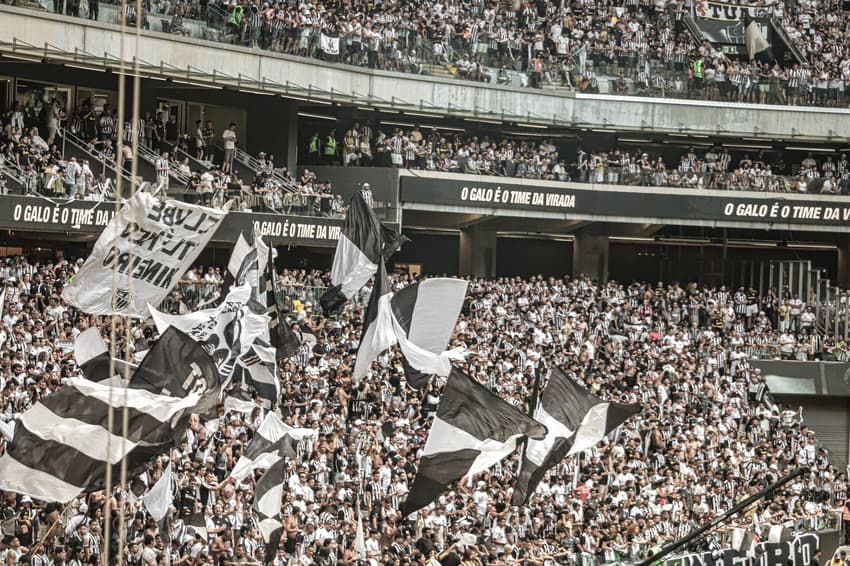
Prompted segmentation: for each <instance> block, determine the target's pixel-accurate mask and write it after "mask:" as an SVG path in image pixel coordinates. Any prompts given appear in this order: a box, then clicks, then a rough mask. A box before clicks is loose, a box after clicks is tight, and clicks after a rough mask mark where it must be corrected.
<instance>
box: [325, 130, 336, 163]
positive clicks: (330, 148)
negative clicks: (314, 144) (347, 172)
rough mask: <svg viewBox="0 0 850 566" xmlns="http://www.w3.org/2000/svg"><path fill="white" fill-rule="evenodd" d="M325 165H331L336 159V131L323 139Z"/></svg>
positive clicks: (332, 131)
mask: <svg viewBox="0 0 850 566" xmlns="http://www.w3.org/2000/svg"><path fill="white" fill-rule="evenodd" d="M323 155H324V158H325V160H324V161H325V165H333V163H334V159H335V158H336V130H331V131H330V133H328V136H327V137H326V138H325V147H324V151H323Z"/></svg>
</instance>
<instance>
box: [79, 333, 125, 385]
mask: <svg viewBox="0 0 850 566" xmlns="http://www.w3.org/2000/svg"><path fill="white" fill-rule="evenodd" d="M74 359H75V360H77V365H78V366H80V369H81V370H83V375H84V376H85V377H86V379H90V380H92V381H104V380H108V379H111V378H112V377H114V376H116V375H117V376H119V377H120V378H121V379H122V380H123V379H128V378H130V377H132V376H133V374H134V373H135V372H136V369H137V366H136V365H135V364H132V363H128V362H126V361H124V360H120V359H117V358H116V359H114V360H112V366H111V367H112V371H111V372H110V357H109V346H107V345H106V342H105V341H104V340H103V338H102V337H101V336H100V329H98V328H96V327H94V326H92V327H91V328H88V329H86V330H84V331H83V332H80V333H79V334H78V335H77V337H76V338H75V339H74Z"/></svg>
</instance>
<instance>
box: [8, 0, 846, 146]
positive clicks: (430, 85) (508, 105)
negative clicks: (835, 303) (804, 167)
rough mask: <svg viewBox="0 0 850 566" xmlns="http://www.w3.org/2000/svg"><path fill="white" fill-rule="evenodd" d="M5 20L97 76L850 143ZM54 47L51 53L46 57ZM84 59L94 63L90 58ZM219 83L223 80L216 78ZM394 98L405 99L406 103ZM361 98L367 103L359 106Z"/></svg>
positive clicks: (60, 24) (649, 107)
mask: <svg viewBox="0 0 850 566" xmlns="http://www.w3.org/2000/svg"><path fill="white" fill-rule="evenodd" d="M0 19H2V21H3V25H2V26H0V52H2V53H3V54H6V55H10V56H14V57H25V58H28V59H31V60H34V61H39V60H41V59H42V58H48V59H51V60H55V61H67V62H73V63H74V64H76V65H81V64H83V65H85V66H87V67H91V68H93V69H98V68H113V69H114V68H115V67H117V63H116V60H115V58H116V57H118V56H119V54H120V53H122V52H123V53H125V54H126V55H125V57H126V58H127V59H131V58H132V56H133V54H136V53H137V54H138V55H139V57H140V58H141V59H144V60H145V61H147V62H148V63H150V64H151V65H149V66H145V69H143V73H144V74H146V75H150V76H154V75H159V76H171V77H173V78H177V79H180V80H190V81H191V82H200V83H204V82H211V83H212V84H215V85H221V86H227V87H229V88H237V89H240V90H250V91H251V92H261V93H268V94H272V95H274V94H285V95H287V96H290V95H291V96H298V97H302V98H304V99H305V100H306V99H309V100H324V101H327V102H328V103H331V102H334V101H336V102H338V103H341V104H352V105H359V106H362V105H372V106H380V107H393V108H395V109H398V110H402V111H404V110H405V109H406V110H411V111H419V112H421V111H423V110H427V111H429V112H434V113H435V114H442V115H449V114H451V115H455V116H486V117H488V119H502V120H505V121H506V122H528V123H534V124H545V125H550V126H562V127H567V126H575V127H587V128H604V129H609V130H614V129H616V130H617V131H632V132H638V131H640V132H678V133H692V134H702V135H713V136H722V137H742V136H746V137H750V138H765V139H767V138H782V139H786V140H787V141H804V140H809V141H812V140H822V141H825V140H830V141H840V140H842V139H846V137H845V138H842V137H839V136H837V135H836V134H835V132H843V133H846V132H847V131H850V110H848V109H846V108H844V109H838V108H807V107H797V108H795V109H794V111H793V112H791V111H789V109H788V107H784V106H771V105H754V104H732V103H725V104H724V105H723V111H722V112H718V111H717V103H716V102H703V101H692V100H678V99H676V100H673V99H658V98H641V97H622V96H613V95H584V94H572V95H561V94H558V93H552V92H544V91H540V90H534V89H515V88H509V87H499V86H495V85H485V84H481V83H475V82H469V81H461V80H455V79H442V78H436V77H421V76H416V75H410V74H403V73H392V72H385V71H372V70H368V69H361V68H355V67H350V66H344V65H332V64H327V63H324V62H321V61H318V60H315V59H304V58H298V57H292V56H286V55H280V54H275V53H270V52H267V51H259V50H252V49H248V48H243V47H236V46H231V45H224V44H220V43H212V42H207V41H203V40H199V39H191V38H178V37H175V36H173V35H166V34H162V33H158V32H145V33H143V34H142V36H141V38H140V41H139V44H138V46H137V45H136V40H135V37H134V36H133V35H132V34H128V35H125V36H124V37H123V38H122V36H121V33H120V28H119V27H118V26H116V25H110V24H103V23H99V22H91V21H88V20H82V19H78V18H67V17H62V16H56V15H54V14H51V13H48V12H39V11H31V10H23V9H19V8H13V7H9V6H0ZM21 42H24V43H21ZM45 44H49V45H50V47H49V48H46V47H45ZM122 47H123V50H122ZM63 53H65V54H63ZM75 53H77V55H75ZM83 53H85V54H92V55H80V54H83ZM104 54H105V55H104ZM160 63H162V64H163V66H162V67H161V68H159V67H158V66H159V65H160ZM213 73H216V75H217V76H216V77H215V78H213V79H210V78H208V77H212V76H213ZM204 75H208V77H206V78H205V76H204ZM181 76H182V77H183V78H182V79H181ZM393 93H397V94H399V95H402V96H400V97H399V98H396V97H394V96H393ZM355 98H357V99H358V100H359V102H355V101H354V99H355ZM401 98H403V99H404V100H401ZM382 101H383V102H382ZM529 109H533V112H532V111H530V110H529Z"/></svg>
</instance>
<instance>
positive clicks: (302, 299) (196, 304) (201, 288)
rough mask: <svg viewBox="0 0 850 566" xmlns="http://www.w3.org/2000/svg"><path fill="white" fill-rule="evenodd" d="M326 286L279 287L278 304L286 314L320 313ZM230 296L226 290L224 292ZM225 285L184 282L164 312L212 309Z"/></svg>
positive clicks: (169, 298)
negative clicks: (305, 309) (302, 308)
mask: <svg viewBox="0 0 850 566" xmlns="http://www.w3.org/2000/svg"><path fill="white" fill-rule="evenodd" d="M327 289H328V288H327V287H325V286H317V285H298V284H278V286H277V300H278V304H279V305H280V306H281V310H282V311H283V312H284V313H288V312H294V311H296V310H298V305H299V303H300V305H302V306H303V305H306V304H307V303H310V304H311V305H313V307H314V310H315V311H317V312H319V311H320V310H321V308H320V307H319V298H320V297H321V296H322V295H323V294H324V293H325V291H327ZM224 292H226V290H224ZM221 293H222V285H221V283H217V284H213V283H209V282H188V281H184V282H181V283H179V284H178V285H177V288H176V289H175V290H174V291H172V292H171V293H169V295H168V296H167V297H166V298H165V300H163V302H162V303H161V304H160V307H159V308H160V310H162V311H163V312H167V313H171V314H184V313H188V312H191V311H194V310H197V309H203V308H208V307H211V306H213V305H215V304H217V303H218V301H219V299H221Z"/></svg>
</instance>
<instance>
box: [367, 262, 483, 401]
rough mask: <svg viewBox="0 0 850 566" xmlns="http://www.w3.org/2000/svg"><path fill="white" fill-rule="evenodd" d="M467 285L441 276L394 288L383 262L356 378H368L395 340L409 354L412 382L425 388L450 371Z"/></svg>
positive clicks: (371, 305) (369, 305) (371, 300)
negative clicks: (430, 378)
mask: <svg viewBox="0 0 850 566" xmlns="http://www.w3.org/2000/svg"><path fill="white" fill-rule="evenodd" d="M466 287H467V282H466V281H464V280H462V279H450V278H437V279H426V280H424V281H420V282H418V283H414V284H413V285H409V286H408V287H405V288H404V289H402V290H401V291H398V292H397V293H393V292H392V291H391V289H390V285H389V281H388V280H387V277H386V271H385V270H384V267H383V263H382V264H381V266H380V267H379V269H378V275H377V276H376V281H375V286H374V287H373V289H372V294H371V295H370V297H369V304H368V306H367V308H366V313H365V316H364V320H363V331H362V333H361V339H360V348H359V349H358V351H357V360H356V361H355V363H354V370H353V372H352V378H353V379H361V378H362V377H364V376H365V375H366V374H367V373H368V371H369V368H370V366H371V364H372V362H373V361H374V360H375V359H376V358H377V357H378V355H379V354H380V353H381V352H382V351H384V350H386V349H387V348H389V347H390V346H392V345H394V344H398V345H399V347H400V348H401V351H402V354H404V359H405V364H406V370H407V371H406V373H408V374H409V375H408V383H410V384H411V386H412V387H415V388H421V387H422V386H423V385H424V384H425V383H426V382H427V376H428V375H441V376H443V377H446V376H448V375H449V373H450V372H451V369H452V365H451V359H452V353H451V352H447V351H446V347H447V346H448V344H449V338H450V337H451V334H452V331H453V330H454V327H455V324H456V323H457V318H458V315H459V314H460V310H461V308H462V306H463V299H464V297H465V296H466ZM411 370H415V371H411Z"/></svg>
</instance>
